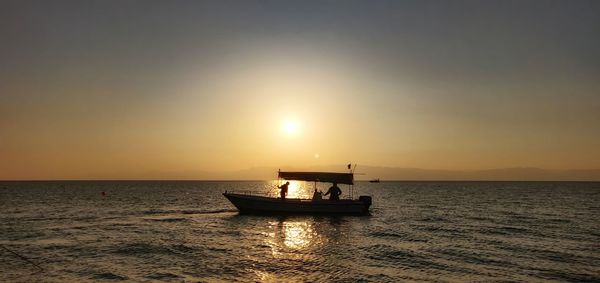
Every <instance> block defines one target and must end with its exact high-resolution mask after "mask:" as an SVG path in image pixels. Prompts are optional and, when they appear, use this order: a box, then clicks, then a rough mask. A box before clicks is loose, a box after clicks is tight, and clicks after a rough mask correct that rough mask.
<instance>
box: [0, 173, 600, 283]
mask: <svg viewBox="0 0 600 283" xmlns="http://www.w3.org/2000/svg"><path fill="white" fill-rule="evenodd" d="M293 187H294V189H293V190H291V192H290V193H292V194H296V195H307V194H309V193H310V191H312V184H310V185H304V184H301V183H299V184H294V186H293ZM355 187H356V191H357V192H356V195H359V194H365V195H372V196H373V206H372V209H371V212H372V215H371V216H364V217H356V216H352V217H350V216H349V217H345V216H344V217H327V216H246V215H238V214H237V212H236V210H235V208H234V207H233V206H232V205H231V204H230V203H229V202H228V201H227V200H226V199H225V198H224V197H223V196H222V195H221V193H222V192H223V191H225V190H254V191H271V192H273V189H274V183H273V182H191V181H190V182H171V181H161V182H149V181H148V182H146V181H144V182H137V181H119V182H116V181H115V182H91V181H89V182H88V181H85V182H84V181H81V182H0V209H1V211H0V212H1V213H0V245H2V247H0V281H1V282H13V281H14V282H89V281H107V282H108V281H134V282H153V281H173V282H182V281H184V282H213V281H223V282H236V281H239V282H257V281H262V282H402V281H448V282H465V281H483V282H494V281H498V282H499V281H503V282H505V281H534V282H539V281H557V282H559V281H560V282H564V281H572V282H599V281H600V220H599V219H600V183H585V182H582V183H578V182H382V183H379V184H371V183H366V182H359V183H358V184H356V186H355ZM321 189H326V188H325V187H322V188H321ZM342 190H344V192H345V193H347V191H348V189H347V187H342ZM102 192H104V195H103V194H102ZM9 250H10V251H13V252H16V253H18V254H19V255H21V256H23V257H25V258H26V259H27V260H28V261H26V260H25V259H23V258H21V257H19V256H17V255H15V254H14V253H12V252H9ZM34 264H35V265H39V266H40V268H38V267H36V266H35V265H34Z"/></svg>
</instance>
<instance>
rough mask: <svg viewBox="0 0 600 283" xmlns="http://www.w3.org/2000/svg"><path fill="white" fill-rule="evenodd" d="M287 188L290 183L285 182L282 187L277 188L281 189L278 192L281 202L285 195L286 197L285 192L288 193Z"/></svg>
mask: <svg viewBox="0 0 600 283" xmlns="http://www.w3.org/2000/svg"><path fill="white" fill-rule="evenodd" d="M289 186H290V182H285V184H283V185H281V186H280V187H278V188H280V189H281V191H280V192H279V194H280V195H281V199H282V200H283V199H285V195H286V194H287V192H288V187H289Z"/></svg>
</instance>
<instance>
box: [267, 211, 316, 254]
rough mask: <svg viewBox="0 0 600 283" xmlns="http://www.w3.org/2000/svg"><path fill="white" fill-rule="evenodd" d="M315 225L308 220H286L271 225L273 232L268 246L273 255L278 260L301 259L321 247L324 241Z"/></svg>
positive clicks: (268, 240)
mask: <svg viewBox="0 0 600 283" xmlns="http://www.w3.org/2000/svg"><path fill="white" fill-rule="evenodd" d="M313 225H314V224H313V222H309V221H306V220H298V221H292V220H289V221H288V220H285V219H281V220H279V221H274V222H271V223H269V226H270V227H271V228H272V232H271V233H269V235H268V236H269V237H268V238H267V240H266V244H267V245H268V246H270V247H271V252H272V255H273V256H274V257H276V258H299V257H304V256H307V255H308V254H310V253H309V251H310V250H313V249H316V248H318V247H320V246H321V245H322V244H323V243H324V239H323V237H322V235H319V233H317V231H316V229H315V227H314V226H313Z"/></svg>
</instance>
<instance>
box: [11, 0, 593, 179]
mask: <svg viewBox="0 0 600 283" xmlns="http://www.w3.org/2000/svg"><path fill="white" fill-rule="evenodd" d="M599 15H600V1H521V0H519V1H129V0H127V1H0V39H1V40H0V179H65V178H66V179H70V178H92V179H93V178H115V177H118V178H139V177H140V176H148V174H154V175H152V176H153V177H156V178H161V174H163V172H194V171H227V170H241V169H245V168H251V167H260V166H272V167H285V166H295V167H303V166H320V165H323V166H324V165H331V164H346V163H348V162H353V163H358V164H366V165H372V166H388V167H411V168H424V169H441V170H479V169H491V168H505V167H539V168H545V169H555V170H562V169H599V168H600V16H599ZM341 169H343V168H341ZM149 172H151V173H149ZM152 172H154V173H152Z"/></svg>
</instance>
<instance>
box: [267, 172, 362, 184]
mask: <svg viewBox="0 0 600 283" xmlns="http://www.w3.org/2000/svg"><path fill="white" fill-rule="evenodd" d="M279 178H282V179H285V180H296V181H312V182H323V183H338V184H347V185H352V184H353V183H354V174H353V173H331V172H282V171H279Z"/></svg>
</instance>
